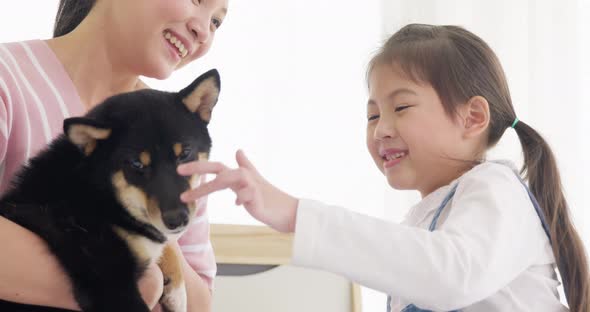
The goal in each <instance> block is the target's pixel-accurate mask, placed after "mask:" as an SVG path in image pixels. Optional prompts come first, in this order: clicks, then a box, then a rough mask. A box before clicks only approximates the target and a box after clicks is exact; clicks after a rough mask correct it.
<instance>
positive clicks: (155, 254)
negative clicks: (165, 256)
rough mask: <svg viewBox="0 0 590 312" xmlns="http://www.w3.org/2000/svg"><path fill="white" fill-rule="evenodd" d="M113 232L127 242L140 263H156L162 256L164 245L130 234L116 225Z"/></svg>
mask: <svg viewBox="0 0 590 312" xmlns="http://www.w3.org/2000/svg"><path fill="white" fill-rule="evenodd" d="M113 230H114V231H115V233H117V235H119V237H121V238H122V239H123V240H124V241H126V242H127V245H128V246H129V249H131V252H132V253H133V255H134V256H135V258H136V259H137V261H138V262H139V263H141V264H151V263H154V262H156V261H157V260H158V259H159V258H160V256H161V255H162V249H163V248H164V244H161V243H157V242H154V241H152V240H151V239H149V238H147V237H145V236H142V235H137V234H133V233H129V232H128V231H127V230H125V229H123V228H121V227H118V226H116V225H115V226H113Z"/></svg>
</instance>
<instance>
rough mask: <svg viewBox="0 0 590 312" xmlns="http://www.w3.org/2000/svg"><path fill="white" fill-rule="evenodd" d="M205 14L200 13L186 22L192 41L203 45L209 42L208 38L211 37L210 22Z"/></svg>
mask: <svg viewBox="0 0 590 312" xmlns="http://www.w3.org/2000/svg"><path fill="white" fill-rule="evenodd" d="M206 15H207V14H204V13H203V12H201V14H198V15H196V16H194V17H193V18H191V19H190V20H189V22H188V25H187V26H188V28H189V31H190V32H191V33H192V34H193V36H194V39H196V41H197V42H198V43H201V44H203V43H205V42H207V40H209V36H210V35H211V21H210V18H209V17H208V16H206Z"/></svg>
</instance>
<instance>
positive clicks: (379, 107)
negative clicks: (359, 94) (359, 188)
mask: <svg viewBox="0 0 590 312" xmlns="http://www.w3.org/2000/svg"><path fill="white" fill-rule="evenodd" d="M400 73H401V71H399V70H396V68H395V66H390V65H380V66H376V67H375V68H374V69H373V71H372V72H371V75H370V77H369V101H368V104H367V120H368V122H367V147H368V149H369V153H370V154H371V156H372V157H373V160H374V161H375V164H376V165H377V167H378V168H379V169H380V170H381V171H382V172H383V174H384V175H385V176H386V178H387V181H388V183H389V185H391V186H392V187H393V188H395V189H415V190H418V191H420V193H421V194H422V196H426V195H428V194H429V193H431V192H432V191H434V190H436V189H437V188H439V187H441V186H443V185H446V184H448V183H450V182H451V181H452V180H453V179H455V178H457V177H458V176H459V175H460V174H461V173H462V172H463V171H465V170H466V166H467V165H466V162H462V161H457V159H468V158H469V157H470V156H471V157H472V156H473V155H472V154H471V151H470V150H469V146H468V144H466V143H465V141H464V139H463V127H462V126H461V122H460V121H459V120H458V119H456V120H454V119H451V118H450V117H449V116H448V115H447V114H446V113H445V110H444V108H443V105H442V103H441V101H440V99H439V97H438V94H437V93H436V91H435V90H434V89H433V88H432V86H430V85H428V84H417V83H415V82H414V81H412V80H411V79H408V78H406V77H404V75H402V74H400Z"/></svg>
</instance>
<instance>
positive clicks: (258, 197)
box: [178, 150, 299, 232]
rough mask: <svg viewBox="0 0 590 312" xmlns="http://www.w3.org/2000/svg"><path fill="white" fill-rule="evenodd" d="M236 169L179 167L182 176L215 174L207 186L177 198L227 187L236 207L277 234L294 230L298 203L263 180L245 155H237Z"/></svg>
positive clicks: (195, 165)
mask: <svg viewBox="0 0 590 312" xmlns="http://www.w3.org/2000/svg"><path fill="white" fill-rule="evenodd" d="M236 161H237V163H238V168H235V169H232V168H228V167H226V166H225V165H224V164H222V163H220V162H208V161H194V162H191V163H186V164H183V165H180V166H178V173H179V174H181V175H184V176H190V175H195V174H198V175H203V174H214V175H215V178H214V179H213V180H211V181H209V182H207V183H204V184H201V185H199V186H198V187H196V188H194V189H192V190H190V191H187V192H184V193H183V194H182V195H181V196H180V198H181V200H182V201H184V202H185V203H188V202H192V201H195V200H197V199H198V198H200V197H202V196H206V195H209V194H211V193H213V192H216V191H220V190H223V189H226V188H229V189H231V190H232V191H233V192H234V193H235V194H236V205H243V206H244V208H246V210H247V211H248V213H250V215H252V217H254V218H255V219H257V220H258V221H260V222H262V223H265V224H267V225H268V226H270V227H271V228H273V229H275V230H277V231H280V232H294V231H295V217H296V215H297V204H298V202H299V200H298V199H297V198H295V197H293V196H290V195H289V194H287V193H285V192H283V191H281V190H279V189H278V188H276V187H275V186H274V185H272V184H270V183H269V182H268V181H266V179H264V178H263V177H262V176H261V175H260V173H258V171H257V170H256V168H255V167H254V165H252V163H251V162H250V161H249V160H248V158H246V155H244V152H243V151H241V150H238V151H237V152H236Z"/></svg>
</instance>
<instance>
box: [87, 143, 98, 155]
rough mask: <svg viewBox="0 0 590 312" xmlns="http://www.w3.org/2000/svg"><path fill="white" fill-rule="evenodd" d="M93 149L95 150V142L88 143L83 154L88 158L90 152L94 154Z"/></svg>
mask: <svg viewBox="0 0 590 312" xmlns="http://www.w3.org/2000/svg"><path fill="white" fill-rule="evenodd" d="M95 148H96V141H90V142H88V144H86V146H84V154H85V155H86V156H90V154H92V152H94V149H95Z"/></svg>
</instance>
